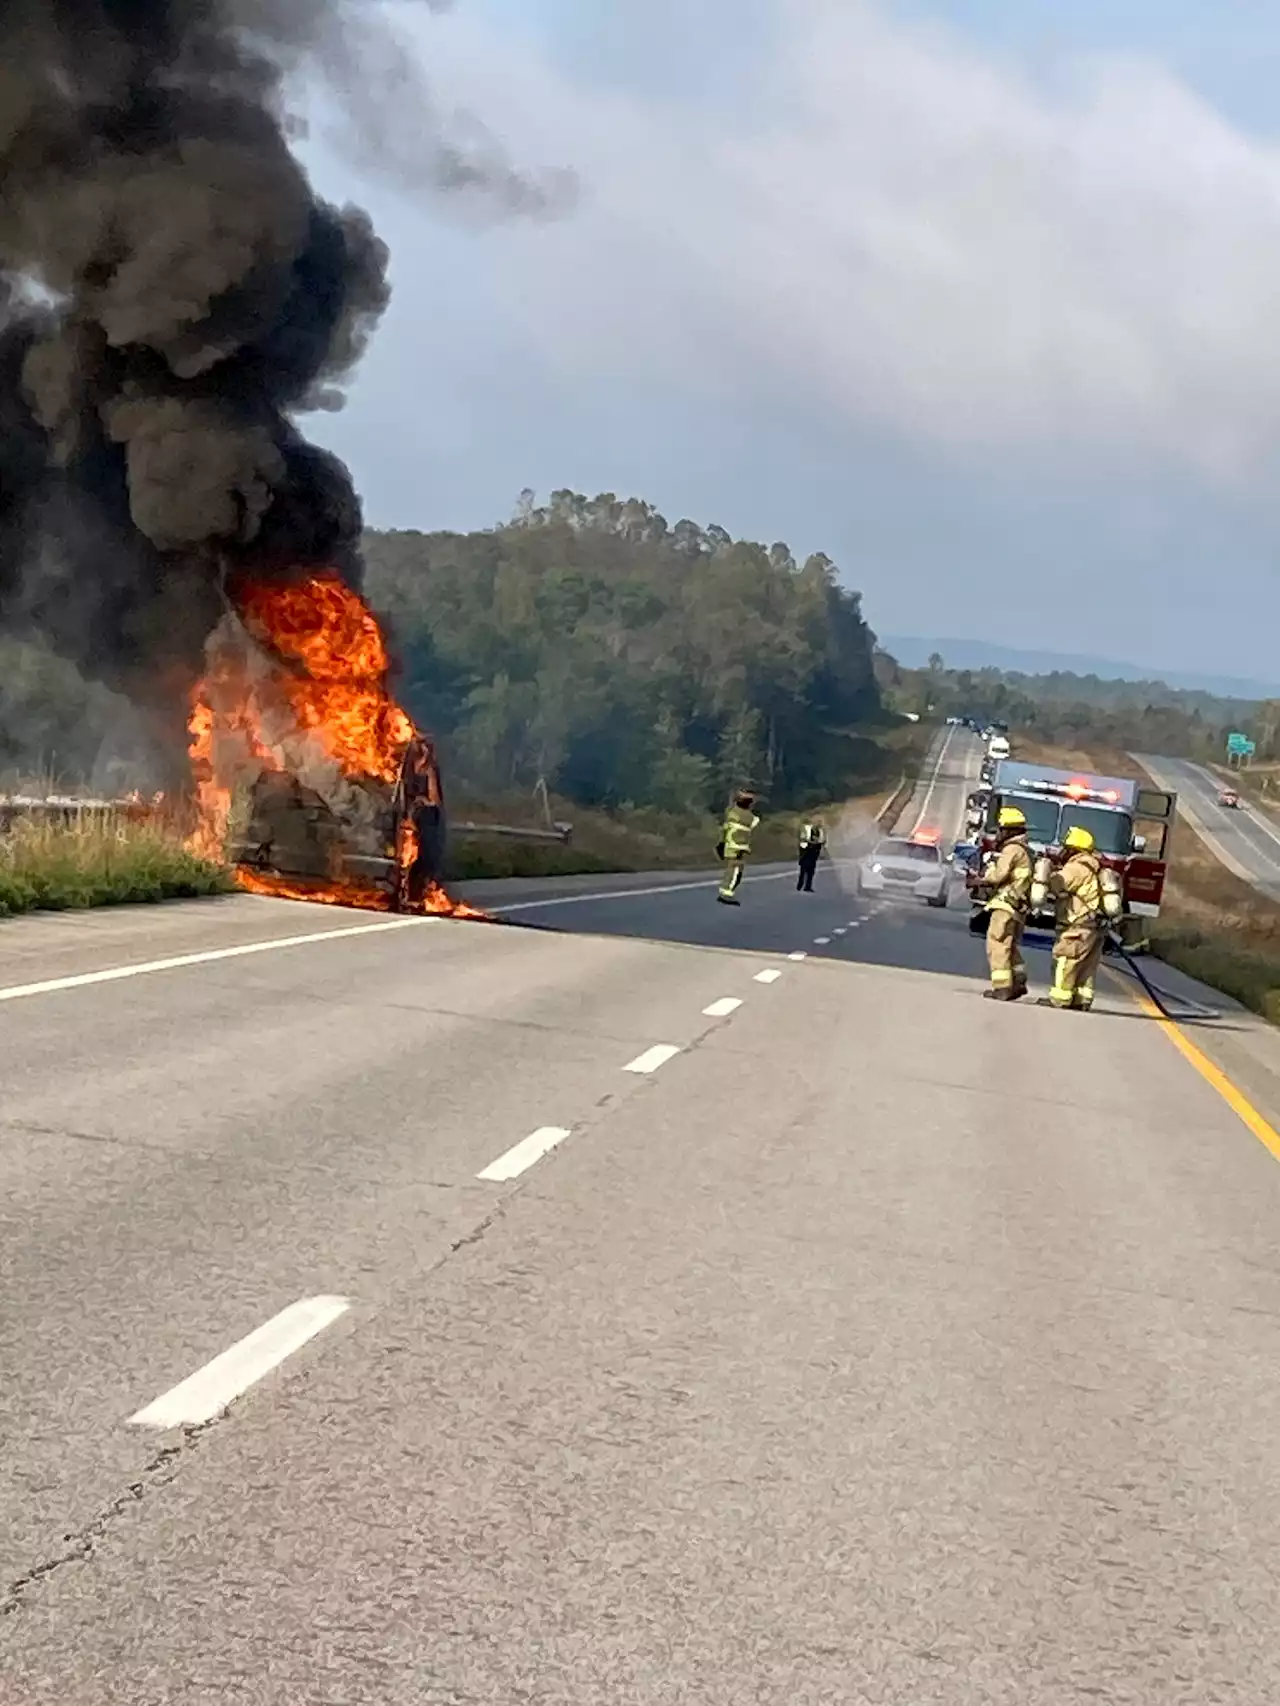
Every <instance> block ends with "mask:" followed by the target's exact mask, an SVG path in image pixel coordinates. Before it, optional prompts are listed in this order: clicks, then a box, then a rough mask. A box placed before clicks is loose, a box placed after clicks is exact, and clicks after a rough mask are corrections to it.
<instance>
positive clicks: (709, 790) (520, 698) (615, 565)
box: [364, 490, 897, 812]
mask: <svg viewBox="0 0 1280 1706" xmlns="http://www.w3.org/2000/svg"><path fill="white" fill-rule="evenodd" d="M364 555H365V561H366V569H367V579H366V587H367V591H368V595H369V597H370V599H371V602H372V603H373V605H374V607H375V609H377V610H378V611H379V612H380V613H382V614H384V615H385V616H386V617H387V618H388V619H389V622H390V625H391V630H392V632H393V634H394V638H395V643H396V647H397V650H398V653H399V656H400V660H401V682H400V690H401V695H402V697H403V698H404V700H405V702H406V704H407V706H408V708H409V710H410V711H411V713H412V714H413V715H414V716H415V718H416V720H417V721H418V722H419V723H421V724H422V725H423V726H425V727H427V728H430V729H432V730H434V731H435V733H436V734H437V736H438V738H439V739H440V742H441V747H442V751H443V754H444V757H445V762H446V766H447V768H448V769H449V771H450V772H451V773H452V774H454V775H455V776H458V777H460V778H461V779H463V781H464V782H465V783H466V784H467V785H468V786H469V787H471V788H475V789H478V790H485V789H489V790H494V791H499V792H509V791H511V790H516V789H519V790H525V789H537V788H539V787H545V788H547V789H549V790H551V791H554V792H558V793H560V794H561V795H564V796H567V797H568V798H570V799H572V800H574V801H577V802H579V803H581V804H584V805H593V806H603V807H606V808H614V807H620V806H624V805H637V806H652V807H656V808H659V809H661V810H665V811H671V812H695V811H696V812H704V811H707V810H718V809H719V808H720V806H721V805H722V804H723V802H724V799H725V796H726V794H727V793H728V791H729V790H730V789H731V788H734V787H741V786H744V785H750V786H752V787H755V788H757V789H759V790H761V792H762V793H763V794H764V795H765V796H766V797H767V798H768V799H769V801H770V803H772V804H774V805H779V806H781V805H791V804H796V805H802V804H807V803H810V802H812V801H814V800H818V799H822V798H832V797H835V796H839V795H841V794H844V793H847V792H849V791H850V790H851V789H852V788H854V787H855V786H856V785H857V784H858V782H859V781H861V780H865V779H867V778H869V777H875V776H878V775H879V774H882V773H883V772H884V771H885V769H886V768H887V767H888V765H889V764H890V762H891V760H890V759H889V757H888V755H887V753H886V751H885V749H884V747H883V746H882V745H880V744H879V743H878V742H877V740H876V738H875V736H876V734H877V733H879V732H882V731H883V729H884V727H885V725H886V724H891V723H894V722H896V721H897V719H896V718H893V717H892V716H890V715H887V714H886V712H885V711H884V709H883V706H882V704H881V697H880V690H879V687H878V685H877V681H876V676H875V669H874V666H873V659H872V652H873V647H874V636H873V635H872V634H871V631H870V629H869V628H868V627H867V624H866V622H865V621H864V619H863V616H862V610H861V600H860V597H859V594H858V593H856V592H852V591H850V590H849V589H848V588H846V587H844V586H842V585H841V583H840V579H839V576H838V572H837V569H836V565H835V564H834V563H833V562H832V561H831V559H830V558H829V557H826V556H824V555H822V554H816V555H813V556H810V557H807V558H805V559H804V560H803V561H798V560H797V559H796V558H795V556H794V555H793V554H792V552H791V551H790V549H789V548H788V547H787V546H786V545H784V544H774V545H768V546H766V545H762V544H757V543H754V542H752V541H749V540H743V539H734V538H732V537H731V536H730V535H729V534H728V533H727V532H726V531H725V530H724V529H723V528H721V527H714V526H712V527H701V526H699V525H697V524H696V523H694V522H692V521H679V522H677V523H675V525H674V526H673V525H670V524H669V523H668V522H667V521H666V519H665V518H664V517H663V516H662V515H661V514H659V512H658V511H657V510H656V509H655V508H654V507H653V506H652V505H651V504H648V503H644V502H642V501H641V500H639V499H636V498H630V499H622V498H618V497H616V496H615V495H613V494H612V493H605V494H602V495H600V496H598V497H594V498H588V497H586V496H584V495H583V494H581V493H578V492H572V491H567V490H566V491H558V492H555V493H553V494H552V496H551V498H550V500H549V501H548V502H547V503H546V504H544V505H539V504H537V503H536V502H535V501H534V498H533V495H532V494H531V493H525V494H524V495H523V497H522V500H521V504H520V507H519V510H518V512H517V513H516V515H515V517H514V518H513V519H512V520H511V521H510V522H508V523H506V524H504V525H502V526H499V527H496V528H492V529H489V530H485V531H481V532H473V533H444V532H441V533H419V532H406V531H395V532H380V531H373V532H370V533H368V534H367V535H366V537H365V540H364Z"/></svg>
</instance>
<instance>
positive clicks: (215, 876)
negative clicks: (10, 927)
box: [0, 814, 234, 917]
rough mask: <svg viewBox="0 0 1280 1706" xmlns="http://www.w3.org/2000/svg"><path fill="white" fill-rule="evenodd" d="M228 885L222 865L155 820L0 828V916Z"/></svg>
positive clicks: (107, 818)
mask: <svg viewBox="0 0 1280 1706" xmlns="http://www.w3.org/2000/svg"><path fill="white" fill-rule="evenodd" d="M233 886H234V885H233V883H232V880H231V875H230V872H229V871H227V870H226V868H225V867H223V866H222V865H218V864H215V863H212V862H211V861H209V860H207V859H199V858H197V857H196V856H195V855H194V854H192V853H189V852H188V851H187V849H186V848H185V847H184V846H183V844H182V840H181V837H180V836H179V835H178V834H177V833H176V832H175V831H174V830H172V829H171V828H170V827H169V826H167V825H165V824H163V823H159V822H157V823H131V822H128V821H127V820H125V819H124V818H123V817H119V818H117V817H114V816H112V815H111V814H104V815H103V816H102V817H96V818H94V819H88V818H86V819H84V820H82V821H80V822H75V821H72V822H70V823H67V822H37V821H35V820H32V819H19V820H18V821H17V822H16V823H14V824H13V825H12V827H11V828H10V829H8V830H7V831H5V832H3V833H0V917H8V916H12V915H13V914H14V913H19V912H33V911H37V910H42V911H49V912H66V911H71V910H79V909H82V908H85V907H91V906H120V905H126V904H128V903H131V902H134V903H136V902H145V901H160V900H178V899H189V898H191V897H193V896H196V895H209V894H222V893H225V892H226V891H228V890H229V889H231V888H232V887H233Z"/></svg>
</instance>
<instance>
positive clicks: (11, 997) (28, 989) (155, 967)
mask: <svg viewBox="0 0 1280 1706" xmlns="http://www.w3.org/2000/svg"><path fill="white" fill-rule="evenodd" d="M432 922H433V920H431V919H429V918H383V919H379V921H378V922H377V923H376V924H353V925H349V926H348V927H347V928H346V929H345V930H313V931H311V932H310V933H309V934H308V935H306V936H275V937H272V938H271V939H270V940H268V941H265V942H241V943H238V944H237V945H236V946H235V947H234V948H207V949H205V950H203V951H202V952H201V953H197V954H175V955H174V957H173V958H172V959H167V960H141V961H139V962H138V963H137V964H136V965H131V966H112V967H110V968H109V969H108V970H106V971H85V972H77V973H76V974H75V975H74V976H73V977H50V978H46V979H45V980H44V982H43V983H16V984H10V986H9V987H8V988H7V989H0V1001H21V1000H22V999H23V998H24V997H25V996H28V995H54V994H56V993H57V992H58V991H59V990H62V989H85V988H87V987H88V986H89V985H90V984H93V983H118V982H119V981H120V980H121V979H122V978H126V977H146V976H148V975H149V974H150V973H151V972H157V971H178V970H180V969H181V968H182V967H183V966H205V965H212V964H213V963H214V962H215V961H216V960H236V959H242V958H244V957H245V955H247V954H269V953H271V952H272V951H273V950H274V949H276V948H302V947H305V946H307V945H308V944H309V943H311V942H336V941H338V940H339V939H340V938H341V937H343V936H373V935H375V934H376V933H377V932H378V931H380V930H408V929H410V928H412V927H416V926H419V925H423V924H429V923H432Z"/></svg>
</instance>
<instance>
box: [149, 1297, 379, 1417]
mask: <svg viewBox="0 0 1280 1706" xmlns="http://www.w3.org/2000/svg"><path fill="white" fill-rule="evenodd" d="M350 1307H351V1299H350V1298H349V1297H304V1298H302V1299H300V1300H299V1301H298V1302H297V1303H291V1304H290V1305H289V1307H288V1308H287V1309H282V1310H281V1311H280V1313H279V1314H278V1315H273V1316H272V1318H271V1320H270V1321H266V1322H264V1323H263V1325H262V1326H261V1327H256V1328H255V1329H254V1330H253V1332H252V1333H249V1334H248V1335H247V1336H246V1337H245V1338H243V1339H241V1340H240V1341H239V1343H238V1344H234V1345H232V1347H231V1349H230V1350H227V1351H223V1352H222V1354H221V1356H216V1357H214V1359H213V1361H212V1362H207V1363H206V1364H205V1365H204V1367H203V1368H201V1369H197V1370H196V1372H195V1373H194V1374H192V1375H190V1376H188V1378H187V1379H186V1380H183V1381H180V1382H179V1384H178V1385H177V1386H174V1387H172V1388H170V1390H169V1391H168V1392H166V1393H164V1394H163V1395H162V1396H161V1397H159V1398H157V1399H156V1400H155V1402H154V1403H153V1404H148V1405H147V1406H146V1408H145V1409H143V1410H139V1411H138V1413H137V1415H136V1416H130V1418H129V1425H130V1427H135V1428H197V1427H201V1426H203V1425H204V1423H205V1422H211V1421H213V1419H214V1417H215V1416H220V1415H221V1414H222V1412H223V1411H224V1410H225V1409H226V1408H227V1406H228V1405H229V1404H232V1403H234V1402H235V1400H236V1399H237V1398H239V1397H240V1396H241V1395H242V1394H243V1393H245V1392H247V1391H248V1390H249V1388H250V1387H251V1386H255V1385H256V1384H257V1383H258V1381H259V1380H261V1379H262V1377H263V1376H264V1375H266V1374H270V1373H271V1370H272V1369H273V1368H278V1367H279V1365H280V1364H281V1363H282V1362H283V1361H284V1360H285V1358H286V1357H289V1356H292V1355H293V1353H294V1352H295V1351H298V1350H301V1349H302V1347H303V1345H305V1344H306V1343H307V1341H308V1340H310V1339H314V1338H315V1336H316V1334H317V1333H321V1332H323V1331H324V1329H325V1328H326V1327H328V1326H331V1325H332V1324H333V1322H335V1321H336V1320H337V1319H338V1317H339V1316H340V1315H345V1314H346V1312H347V1310H348V1309H350Z"/></svg>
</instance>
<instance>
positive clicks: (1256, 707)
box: [875, 652, 1280, 762]
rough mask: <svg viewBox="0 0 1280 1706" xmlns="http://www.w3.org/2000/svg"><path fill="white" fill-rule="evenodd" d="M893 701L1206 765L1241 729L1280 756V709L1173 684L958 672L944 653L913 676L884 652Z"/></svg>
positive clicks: (882, 664) (882, 669)
mask: <svg viewBox="0 0 1280 1706" xmlns="http://www.w3.org/2000/svg"><path fill="white" fill-rule="evenodd" d="M875 667H876V675H877V679H878V681H879V682H880V685H881V689H882V691H883V693H884V696H885V700H886V703H888V704H889V705H891V706H893V707H895V708H896V709H898V710H900V711H903V712H912V713H916V714H922V715H929V714H933V715H936V716H938V717H946V716H974V717H978V718H981V719H983V720H987V721H992V720H998V721H1001V722H1005V723H1008V724H1009V726H1010V727H1011V728H1017V729H1022V730H1025V731H1026V732H1028V733H1030V734H1034V735H1035V736H1036V738H1037V739H1039V740H1041V741H1044V742H1045V743H1046V744H1047V745H1051V746H1066V747H1088V746H1102V747H1111V748H1114V749H1118V750H1129V751H1135V752H1151V753H1164V754H1167V755H1168V756H1169V757H1172V758H1190V759H1195V760H1198V761H1200V762H1206V761H1209V760H1218V759H1221V757H1222V755H1223V753H1224V750H1225V747H1226V738H1227V734H1228V732H1229V731H1230V730H1232V729H1238V730H1240V731H1241V732H1242V733H1245V734H1250V735H1251V736H1252V738H1254V739H1255V740H1257V742H1258V756H1259V758H1263V757H1269V756H1280V705H1276V704H1273V703H1271V702H1270V701H1268V702H1265V703H1262V704H1258V703H1254V702H1253V701H1249V700H1242V699H1221V698H1217V697H1215V696H1214V695H1213V694H1210V693H1204V692H1200V691H1193V690H1187V689H1182V688H1176V687H1170V686H1169V685H1168V684H1167V683H1166V682H1163V681H1119V680H1114V681H1113V680H1106V679H1103V678H1102V677H1099V676H1096V675H1074V674H1072V673H1071V672H1070V671H1066V670H1055V671H1053V672H1052V673H1051V674H1047V675H1025V674H1021V673H1019V672H1016V671H1007V670H998V669H979V670H970V669H949V668H948V667H947V665H946V662H945V660H944V659H943V658H942V657H940V656H939V655H937V654H936V653H935V654H934V655H933V656H932V657H931V658H930V659H929V662H928V664H927V666H926V667H925V668H923V669H904V668H902V667H901V666H900V665H899V664H898V663H897V662H896V660H895V659H893V658H892V657H890V656H889V655H888V654H887V653H884V652H877V654H876V660H875Z"/></svg>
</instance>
